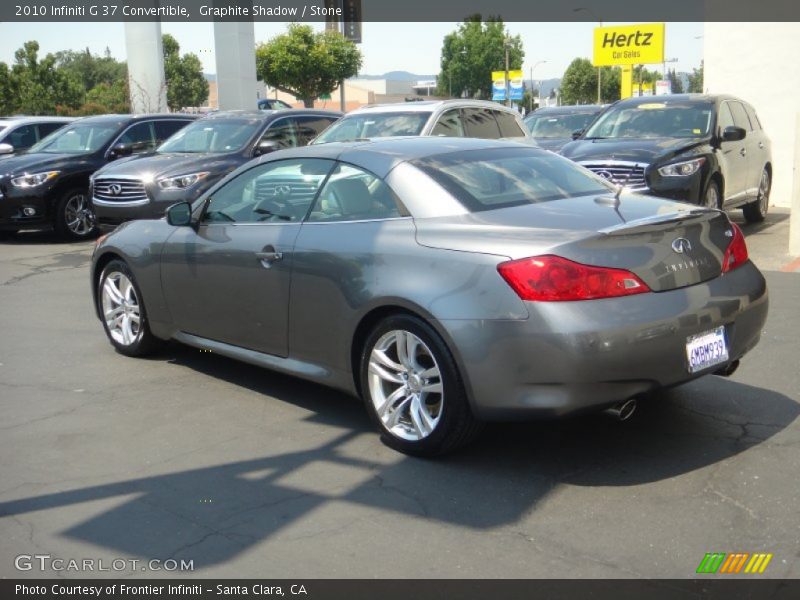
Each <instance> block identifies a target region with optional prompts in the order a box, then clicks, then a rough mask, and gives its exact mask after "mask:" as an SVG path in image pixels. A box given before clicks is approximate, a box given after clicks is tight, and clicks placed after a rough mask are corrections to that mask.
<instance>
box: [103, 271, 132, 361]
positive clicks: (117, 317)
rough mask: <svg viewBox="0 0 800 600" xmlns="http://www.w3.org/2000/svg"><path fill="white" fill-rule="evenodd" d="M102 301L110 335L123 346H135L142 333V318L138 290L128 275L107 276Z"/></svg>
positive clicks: (117, 272)
mask: <svg viewBox="0 0 800 600" xmlns="http://www.w3.org/2000/svg"><path fill="white" fill-rule="evenodd" d="M102 301H103V318H104V319H105V323H106V327H107V328H108V333H109V335H110V336H111V337H112V338H113V339H114V341H116V342H117V343H118V344H122V345H123V346H130V345H131V344H133V343H134V342H135V341H136V339H137V338H138V337H139V334H140V332H141V325H142V316H141V310H140V307H139V299H138V298H137V297H136V290H135V288H134V287H133V283H131V280H130V279H128V277H127V275H125V274H124V273H120V272H119V271H112V272H111V273H109V274H108V275H107V276H106V278H105V281H104V282H103V291H102Z"/></svg>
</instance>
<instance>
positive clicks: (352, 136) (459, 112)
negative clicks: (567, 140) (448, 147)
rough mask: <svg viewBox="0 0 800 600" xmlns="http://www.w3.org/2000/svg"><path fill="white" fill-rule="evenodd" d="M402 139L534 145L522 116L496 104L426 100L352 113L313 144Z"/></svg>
mask: <svg viewBox="0 0 800 600" xmlns="http://www.w3.org/2000/svg"><path fill="white" fill-rule="evenodd" d="M402 136H436V137H473V138H482V139H489V140H497V139H516V140H519V141H523V142H526V141H530V137H529V136H528V129H527V128H526V127H525V125H524V124H523V123H522V117H520V116H519V113H518V112H517V111H515V110H511V109H510V108H507V107H505V106H502V105H501V104H497V103H496V102H488V101H485V100H423V101H420V102H398V103H394V104H376V105H374V106H365V107H363V108H359V109H356V110H353V111H350V112H349V113H347V114H346V115H345V116H344V117H343V118H342V119H341V120H340V121H339V122H338V123H336V124H335V125H334V126H333V127H331V128H330V129H328V130H327V131H326V132H325V133H324V134H322V135H321V136H319V137H318V138H317V139H316V140H314V142H313V143H314V144H327V143H329V142H351V141H353V140H363V139H367V138H379V137H402Z"/></svg>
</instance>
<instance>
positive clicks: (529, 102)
mask: <svg viewBox="0 0 800 600" xmlns="http://www.w3.org/2000/svg"><path fill="white" fill-rule="evenodd" d="M546 62H547V61H546V60H540V61H539V62H537V63H536V64H534V65H533V66H532V67H531V93H530V96H529V97H528V112H533V70H534V69H535V68H536V67H538V66H539V65H543V64H544V63H546ZM541 95H542V94H541V91H540V92H539V96H541Z"/></svg>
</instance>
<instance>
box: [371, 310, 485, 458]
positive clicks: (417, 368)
mask: <svg viewBox="0 0 800 600" xmlns="http://www.w3.org/2000/svg"><path fill="white" fill-rule="evenodd" d="M361 390H362V396H363V397H364V402H365V404H366V405H367V411H368V412H369V414H370V416H371V417H372V420H373V421H374V422H375V424H376V425H377V427H378V429H379V430H380V432H381V438H382V440H383V442H384V443H385V444H386V445H387V446H389V447H391V448H394V449H395V450H398V451H400V452H404V453H406V454H412V455H416V456H435V455H438V454H444V453H446V452H449V451H451V450H454V449H456V448H458V447H459V446H462V445H464V444H466V443H467V442H469V441H470V440H471V439H473V438H474V437H475V436H476V435H477V434H478V433H479V432H480V429H481V423H480V422H479V421H477V420H476V419H475V417H474V416H473V415H472V411H471V410H470V408H469V403H468V401H467V396H466V393H465V391H464V384H463V382H462V380H461V377H460V375H459V373H458V369H457V367H456V364H455V361H454V360H453V357H452V356H451V354H450V352H449V351H448V349H447V347H446V346H445V344H444V342H443V341H442V339H441V338H440V337H439V335H438V334H437V333H436V332H435V331H434V330H433V328H432V327H431V326H430V325H428V324H427V323H425V322H424V321H422V320H421V319H418V318H416V317H412V316H408V315H397V316H393V317H389V318H387V319H384V320H383V321H382V322H380V323H379V324H378V326H377V327H376V328H375V329H374V330H373V331H372V333H371V334H370V335H369V337H368V338H367V342H366V344H365V345H364V350H363V352H362V355H361Z"/></svg>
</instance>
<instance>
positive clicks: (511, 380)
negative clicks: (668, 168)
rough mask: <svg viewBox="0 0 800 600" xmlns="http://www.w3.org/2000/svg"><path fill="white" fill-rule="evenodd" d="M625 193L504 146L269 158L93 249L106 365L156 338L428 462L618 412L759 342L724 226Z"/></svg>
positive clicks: (754, 292)
mask: <svg viewBox="0 0 800 600" xmlns="http://www.w3.org/2000/svg"><path fill="white" fill-rule="evenodd" d="M623 191H624V190H621V189H618V188H616V187H614V186H613V185H611V184H610V183H608V182H606V181H604V180H603V179H601V178H599V177H598V176H596V175H594V174H592V173H591V172H589V171H587V170H585V169H583V168H582V167H580V166H578V165H576V164H574V163H572V162H570V161H568V160H567V159H564V158H562V157H559V156H556V155H554V154H552V153H550V152H546V151H543V150H539V149H536V148H531V147H529V146H523V145H521V144H516V143H514V142H499V141H491V140H476V139H463V138H406V139H385V140H377V141H371V142H370V141H366V142H352V143H344V144H340V143H332V144H324V145H318V146H310V147H307V148H298V149H292V150H285V151H279V152H275V153H273V154H269V155H268V156H264V157H261V158H259V159H256V160H253V161H251V162H249V163H247V164H246V165H244V166H242V167H240V168H239V169H237V170H236V171H234V172H233V173H231V174H230V175H229V176H227V177H226V178H225V179H223V180H222V181H221V182H219V183H218V184H217V185H215V186H214V187H213V188H211V189H210V190H209V191H208V192H206V193H205V194H204V195H203V196H201V197H200V198H199V199H197V200H196V201H195V202H194V203H193V204H191V205H190V204H188V203H181V204H176V205H173V206H171V207H170V208H169V209H168V210H167V215H166V218H163V219H160V220H143V221H136V222H132V223H128V224H125V225H123V226H121V227H120V228H119V229H117V230H116V231H115V232H114V233H112V234H110V235H108V236H105V237H102V238H100V239H99V241H98V244H97V246H96V249H95V252H94V257H93V263H92V269H91V287H92V293H93V295H94V302H95V307H96V311H97V316H98V317H99V319H100V321H101V322H102V324H103V327H104V328H105V332H106V334H107V335H108V337H109V339H110V341H111V343H112V344H113V345H114V346H115V347H116V348H117V350H118V351H119V352H122V353H123V354H126V355H130V356H141V355H145V354H147V353H149V352H152V351H154V350H155V349H156V348H157V346H158V344H159V343H160V342H161V341H163V340H169V339H173V340H177V341H179V342H183V343H185V344H189V345H191V346H195V347H198V348H202V349H207V350H211V351H213V352H215V353H218V354H221V355H224V356H228V357H233V358H236V359H240V360H243V361H246V362H249V363H253V364H256V365H261V366H263V367H267V368H269V369H274V370H277V371H282V372H285V373H290V374H293V375H297V376H299V377H303V378H306V379H310V380H312V381H316V382H319V383H322V384H325V385H328V386H331V387H335V388H339V389H341V390H345V391H347V392H350V393H353V394H358V395H360V396H361V397H362V398H363V399H364V401H365V405H366V407H367V410H368V411H369V413H370V415H371V416H372V418H373V419H374V421H375V423H376V426H377V427H378V429H379V430H380V432H381V433H382V437H383V439H384V441H385V442H386V443H387V444H388V445H390V446H391V447H393V448H395V449H397V450H400V451H402V452H406V453H410V454H416V455H435V454H440V453H443V452H447V451H449V450H452V449H454V448H456V447H458V446H459V445H462V444H464V443H465V442H467V441H468V440H470V439H471V438H472V437H474V436H475V435H476V433H477V432H478V431H479V429H480V423H481V422H483V421H487V420H503V419H519V418H527V417H543V416H562V415H567V414H572V413H577V412H584V411H591V410H597V411H599V410H603V409H611V410H612V411H615V412H616V413H617V414H618V415H619V416H620V417H625V416H627V415H628V414H630V412H631V411H632V409H633V407H634V406H635V401H634V400H632V399H635V398H636V397H637V396H639V395H641V394H644V393H646V392H649V391H651V390H654V389H658V388H661V387H665V386H672V385H676V384H680V383H683V382H686V381H689V380H691V379H694V378H696V377H700V376H702V375H705V374H710V373H718V374H729V373H731V372H732V371H733V369H735V368H736V366H737V365H738V361H739V359H740V358H741V357H742V356H743V355H744V354H745V353H746V352H747V351H748V350H750V349H751V348H753V347H754V346H755V345H756V343H757V342H758V340H759V336H760V333H761V330H762V327H763V325H764V322H765V320H766V317H767V305H768V302H767V289H766V284H765V281H764V278H763V276H762V275H761V273H760V272H759V270H758V269H757V268H756V266H755V265H754V264H753V263H752V262H751V261H750V260H749V259H748V255H747V247H746V245H745V241H744V237H743V236H742V232H741V231H740V230H739V228H738V227H737V226H736V225H734V224H732V223H731V222H730V221H729V220H728V217H727V216H726V215H725V213H724V212H721V211H718V210H714V209H708V208H701V207H696V206H692V205H688V204H682V203H678V202H673V201H670V200H664V199H658V198H654V197H649V196H642V195H633V194H631V195H628V194H625V193H623Z"/></svg>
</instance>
